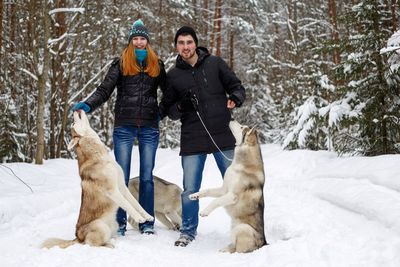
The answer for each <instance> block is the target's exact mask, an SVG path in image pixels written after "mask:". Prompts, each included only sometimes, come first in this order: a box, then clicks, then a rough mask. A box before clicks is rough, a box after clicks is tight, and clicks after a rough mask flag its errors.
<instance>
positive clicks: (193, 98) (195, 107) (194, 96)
mask: <svg viewBox="0 0 400 267" xmlns="http://www.w3.org/2000/svg"><path fill="white" fill-rule="evenodd" d="M191 100H192V103H193V106H194V109H195V111H196V114H197V117H199V119H200V122H201V124H202V125H203V127H204V129H205V130H206V132H207V134H208V136H209V137H210V138H211V141H212V142H213V144H214V145H215V147H216V148H217V149H218V150H219V152H221V154H222V156H223V157H224V158H225V159H227V160H229V161H233V159H230V158H228V157H227V156H226V155H225V153H224V152H222V150H221V149H220V148H219V146H218V145H217V143H216V142H215V141H214V138H213V137H212V136H211V133H210V132H209V131H208V129H207V127H206V125H205V123H204V121H203V119H202V118H201V116H200V113H199V109H198V105H199V100H198V99H197V96H196V95H195V94H194V93H193V96H192V98H191Z"/></svg>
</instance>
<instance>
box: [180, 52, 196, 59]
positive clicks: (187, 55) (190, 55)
mask: <svg viewBox="0 0 400 267" xmlns="http://www.w3.org/2000/svg"><path fill="white" fill-rule="evenodd" d="M182 54H183V55H184V56H182V58H183V59H185V60H188V59H191V58H193V57H194V55H195V54H196V50H193V51H189V53H182Z"/></svg>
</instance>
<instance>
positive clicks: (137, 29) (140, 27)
mask: <svg viewBox="0 0 400 267" xmlns="http://www.w3.org/2000/svg"><path fill="white" fill-rule="evenodd" d="M135 36H142V37H144V38H146V39H147V41H148V42H150V40H149V31H148V30H147V28H146V27H145V26H144V24H143V21H142V20H141V19H138V20H136V21H135V22H134V23H133V24H132V28H131V30H130V32H129V38H128V39H129V41H128V43H130V42H131V40H132V38H133V37H135Z"/></svg>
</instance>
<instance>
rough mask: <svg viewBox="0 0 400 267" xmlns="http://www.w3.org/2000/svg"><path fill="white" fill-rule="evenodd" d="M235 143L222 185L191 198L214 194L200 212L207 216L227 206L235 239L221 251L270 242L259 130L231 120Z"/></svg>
mask: <svg viewBox="0 0 400 267" xmlns="http://www.w3.org/2000/svg"><path fill="white" fill-rule="evenodd" d="M229 128H230V129H231V131H232V133H233V135H234V137H235V139H236V144H235V145H236V146H235V152H234V157H233V161H232V164H231V165H230V166H229V167H228V169H227V170H226V172H225V175H224V181H223V185H222V187H219V188H212V189H205V190H201V191H199V192H197V193H194V194H191V195H190V196H189V198H190V199H191V200H197V199H199V198H202V197H215V198H216V199H214V200H213V201H212V202H211V203H210V204H209V205H208V206H207V207H206V208H205V209H204V210H202V211H201V212H200V216H202V217H205V216H208V215H209V214H210V213H211V212H212V211H213V210H214V209H216V208H218V207H221V206H224V207H225V209H226V211H227V212H228V214H229V216H230V217H231V219H232V226H231V240H232V243H231V244H229V245H228V246H227V247H225V248H223V249H221V250H220V251H222V252H230V253H234V252H251V251H253V250H256V249H258V248H260V247H262V246H264V245H267V242H266V239H265V234H264V196H263V187H264V181H265V174H264V163H263V160H262V155H261V150H260V145H259V143H258V136H257V131H256V130H255V129H254V128H252V129H250V128H249V127H248V126H243V125H240V124H239V123H238V122H236V121H231V122H230V123H229Z"/></svg>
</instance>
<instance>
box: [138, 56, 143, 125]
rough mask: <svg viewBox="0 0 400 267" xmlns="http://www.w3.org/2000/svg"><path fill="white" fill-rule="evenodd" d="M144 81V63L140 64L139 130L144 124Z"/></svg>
mask: <svg viewBox="0 0 400 267" xmlns="http://www.w3.org/2000/svg"><path fill="white" fill-rule="evenodd" d="M143 79H144V70H143V62H140V90H139V103H140V105H139V118H138V121H137V124H138V128H140V126H141V123H142V105H143V96H142V93H143Z"/></svg>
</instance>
